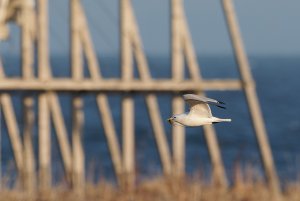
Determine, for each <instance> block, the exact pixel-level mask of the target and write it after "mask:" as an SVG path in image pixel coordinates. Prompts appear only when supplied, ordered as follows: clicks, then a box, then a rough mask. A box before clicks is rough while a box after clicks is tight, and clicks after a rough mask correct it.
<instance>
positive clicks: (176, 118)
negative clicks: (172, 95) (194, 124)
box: [167, 115, 181, 124]
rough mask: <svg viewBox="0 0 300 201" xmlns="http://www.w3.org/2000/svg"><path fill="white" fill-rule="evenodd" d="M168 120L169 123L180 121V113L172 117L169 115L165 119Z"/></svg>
mask: <svg viewBox="0 0 300 201" xmlns="http://www.w3.org/2000/svg"><path fill="white" fill-rule="evenodd" d="M167 120H168V122H169V123H170V124H174V123H181V122H180V120H181V116H180V115H173V116H172V117H170V118H169V119H167Z"/></svg>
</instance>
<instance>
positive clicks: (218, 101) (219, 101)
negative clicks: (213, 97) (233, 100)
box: [218, 101, 226, 105]
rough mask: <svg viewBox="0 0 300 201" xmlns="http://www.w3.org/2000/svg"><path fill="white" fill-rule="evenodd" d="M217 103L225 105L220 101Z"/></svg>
mask: <svg viewBox="0 0 300 201" xmlns="http://www.w3.org/2000/svg"><path fill="white" fill-rule="evenodd" d="M218 103H220V104H223V105H226V103H224V102H222V101H218Z"/></svg>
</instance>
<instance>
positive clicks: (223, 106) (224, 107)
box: [216, 105, 226, 110]
mask: <svg viewBox="0 0 300 201" xmlns="http://www.w3.org/2000/svg"><path fill="white" fill-rule="evenodd" d="M216 106H217V107H219V108H222V109H224V110H226V107H224V106H221V105H216Z"/></svg>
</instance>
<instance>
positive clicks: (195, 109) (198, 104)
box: [183, 94, 225, 117]
mask: <svg viewBox="0 0 300 201" xmlns="http://www.w3.org/2000/svg"><path fill="white" fill-rule="evenodd" d="M183 99H184V100H185V101H186V102H187V104H188V105H189V106H190V114H195V115H199V116H201V117H212V114H211V110H210V107H209V105H208V104H213V105H216V106H218V107H221V108H225V107H223V106H220V104H224V103H223V102H220V101H217V100H214V99H211V98H206V97H201V96H197V95H195V94H185V95H183Z"/></svg>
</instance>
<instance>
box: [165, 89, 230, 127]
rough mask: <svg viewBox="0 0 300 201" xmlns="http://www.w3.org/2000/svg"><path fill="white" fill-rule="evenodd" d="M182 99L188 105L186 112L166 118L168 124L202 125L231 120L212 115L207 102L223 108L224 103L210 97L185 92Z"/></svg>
mask: <svg viewBox="0 0 300 201" xmlns="http://www.w3.org/2000/svg"><path fill="white" fill-rule="evenodd" d="M183 99H184V100H185V101H186V102H187V104H188V105H189V107H190V111H189V112H188V113H183V114H177V115H173V116H172V117H171V118H169V119H168V121H169V123H170V124H172V125H173V124H174V125H176V124H180V125H183V126H202V125H206V124H213V123H219V122H231V119H220V118H217V117H214V116H212V113H211V110H210V107H209V105H208V104H212V105H215V106H217V107H220V108H223V109H225V107H224V106H222V105H224V104H225V103H223V102H221V101H217V100H214V99H211V98H206V97H201V96H197V95H195V94H185V95H183Z"/></svg>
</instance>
